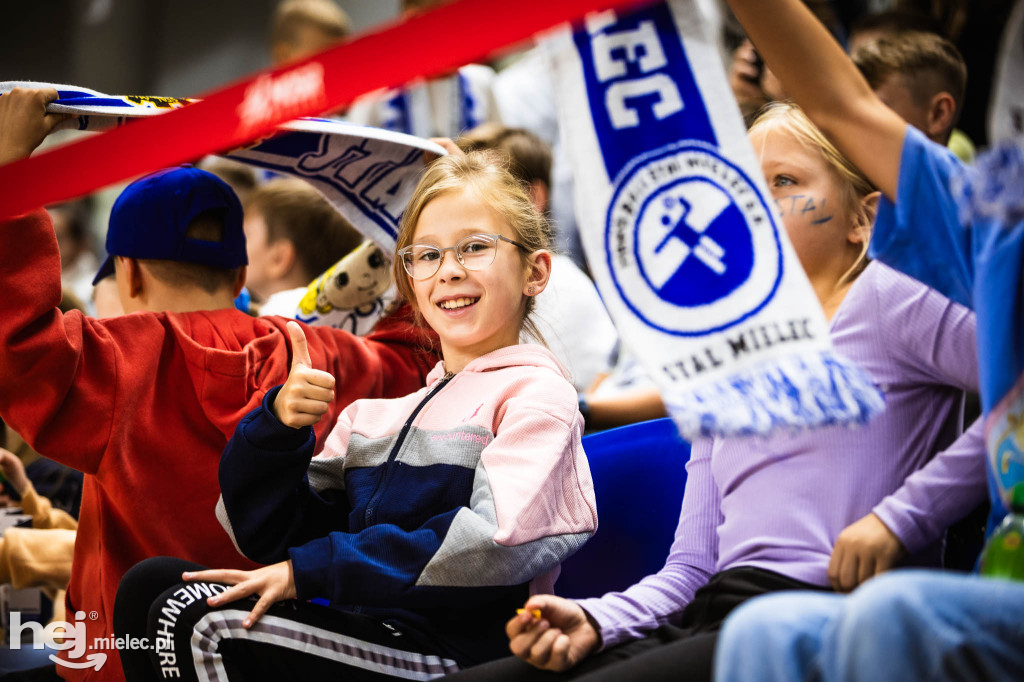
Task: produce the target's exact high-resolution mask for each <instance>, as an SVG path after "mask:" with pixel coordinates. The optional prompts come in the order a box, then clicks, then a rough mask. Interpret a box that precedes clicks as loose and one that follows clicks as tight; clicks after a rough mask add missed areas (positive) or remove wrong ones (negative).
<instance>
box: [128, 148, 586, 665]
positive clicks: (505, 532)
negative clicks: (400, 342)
mask: <svg viewBox="0 0 1024 682" xmlns="http://www.w3.org/2000/svg"><path fill="white" fill-rule="evenodd" d="M549 239H550V232H549V228H548V226H547V224H546V222H545V220H544V218H543V217H542V216H541V215H540V214H538V213H537V211H536V210H535V209H534V208H533V206H532V204H531V202H530V198H529V196H528V195H527V194H526V193H525V192H524V190H523V189H522V188H521V186H520V185H519V184H518V183H517V182H516V181H515V180H514V179H513V178H512V177H511V176H510V175H509V174H508V173H507V172H506V171H505V170H503V169H501V168H499V167H497V166H496V165H495V163H494V159H493V158H492V157H490V156H486V155H484V154H481V153H473V154H470V155H468V156H449V157H445V158H442V159H439V160H438V161H436V162H435V163H434V164H433V165H432V166H431V167H430V168H429V169H428V170H427V171H426V173H425V175H424V177H423V178H422V180H421V181H420V184H419V186H418V187H417V189H416V192H415V194H414V196H413V198H412V200H411V202H410V204H409V206H408V208H407V209H406V211H405V214H404V216H403V220H402V227H401V232H400V234H399V237H398V244H397V246H398V248H397V253H396V256H397V257H396V258H395V261H394V274H395V281H396V282H398V287H399V290H400V291H401V293H402V294H403V295H404V296H405V298H406V299H408V300H409V301H412V302H413V304H414V308H415V310H416V312H417V314H418V316H420V317H421V318H422V320H423V321H424V322H425V323H426V324H427V325H429V326H430V327H431V328H432V329H433V330H434V331H435V332H437V336H438V338H439V340H440V346H441V355H442V357H443V360H442V362H440V363H439V364H438V365H437V367H436V368H435V369H434V371H433V372H432V373H431V374H430V375H429V376H428V378H427V386H426V387H424V388H423V389H421V390H420V391H418V392H416V393H414V394H412V395H409V396H406V397H405V398H399V399H395V400H359V401H356V402H355V403H353V404H352V405H351V406H349V407H348V408H347V409H346V410H345V411H344V412H343V413H342V415H341V416H340V417H339V419H338V423H337V426H336V427H335V428H334V430H333V431H332V432H331V433H330V435H329V436H328V437H327V439H326V442H325V445H324V449H323V451H322V452H321V453H320V454H319V455H317V456H316V457H313V452H314V450H315V447H316V443H315V437H314V434H313V431H312V429H311V425H312V424H315V423H316V422H317V421H319V419H320V415H322V414H323V413H324V412H325V410H326V406H327V404H328V403H329V402H330V401H331V400H332V399H333V386H334V377H332V376H331V375H329V374H327V373H325V372H321V371H319V370H315V369H312V368H311V367H310V366H309V360H308V354H307V352H306V350H305V338H304V336H303V334H302V330H301V328H300V327H299V326H298V325H297V324H296V323H294V322H293V323H290V326H289V330H290V333H291V336H292V346H293V355H294V358H295V359H294V361H293V365H292V370H291V373H290V374H289V377H288V380H287V382H286V383H285V384H284V386H282V387H280V388H277V389H274V390H273V391H271V392H269V393H268V394H267V396H266V398H265V400H264V402H263V406H262V407H261V408H259V409H257V410H255V411H253V412H252V413H250V414H249V415H247V416H246V417H245V418H244V419H243V420H242V422H241V423H240V424H239V426H238V428H237V429H236V431H235V434H234V437H233V438H232V439H231V441H230V442H229V443H228V446H227V449H226V450H225V451H224V455H223V458H222V460H221V465H220V484H221V493H222V496H221V500H220V502H219V503H218V516H219V518H220V519H221V521H222V523H223V525H224V528H225V530H227V532H228V534H229V535H230V536H231V538H232V540H233V541H234V543H235V544H236V546H237V547H238V549H239V550H240V551H241V552H242V553H244V554H245V555H246V556H248V557H250V558H251V559H253V560H255V561H258V562H261V563H267V564H271V565H269V566H266V567H265V568H262V569H258V570H255V571H234V570H211V571H203V570H197V569H199V568H201V567H199V566H195V565H193V564H189V563H187V562H182V561H179V560H168V559H158V560H150V561H149V562H144V563H143V564H140V565H139V566H136V567H135V568H134V569H132V571H131V572H129V574H128V575H127V576H126V578H125V580H124V581H123V582H122V587H121V592H120V593H119V597H118V601H119V607H121V606H124V607H125V608H126V609H133V610H135V611H138V610H139V606H140V602H142V603H144V607H143V608H146V609H149V611H148V613H149V617H148V622H147V623H148V624H147V627H148V631H147V632H145V633H143V632H137V633H133V634H136V635H138V636H147V637H148V638H149V641H150V642H151V643H153V650H152V651H151V652H150V654H149V655H150V660H151V661H152V663H153V665H154V666H155V667H156V668H158V669H159V670H160V672H161V674H162V675H163V676H167V675H174V676H180V677H181V678H184V679H228V678H230V679H310V678H314V677H315V676H321V675H322V676H324V679H328V677H327V676H331V678H335V679H337V678H343V679H346V680H377V679H392V678H399V679H427V678H430V677H436V676H440V675H443V674H445V673H449V672H454V671H456V670H458V669H460V668H463V667H466V666H470V665H473V664H476V663H480V662H483V661H487V660H491V659H495V658H498V657H501V656H503V655H505V654H506V653H507V651H508V648H507V647H508V644H507V639H506V637H505V634H504V623H505V621H506V620H507V619H508V614H510V613H512V612H514V611H515V608H516V607H517V606H518V605H520V604H522V603H523V602H524V601H525V600H526V598H527V597H528V596H529V595H530V594H535V593H544V592H550V591H551V589H552V587H553V583H554V579H555V578H556V577H557V573H558V566H559V564H560V562H561V561H562V560H563V559H565V558H566V557H568V556H569V555H571V554H572V553H573V552H574V551H576V550H577V549H578V548H579V547H580V546H581V545H582V544H583V543H584V542H585V541H586V540H587V539H588V538H589V537H590V536H591V535H592V534H593V532H594V531H595V529H596V527H597V515H596V506H595V502H594V494H593V485H592V482H591V479H590V471H589V468H588V466H587V462H586V458H585V456H584V454H583V449H582V446H581V444H580V436H581V433H582V431H583V422H582V418H581V416H580V414H579V411H578V409H577V401H576V392H575V390H574V389H573V386H572V384H570V383H569V381H568V379H567V378H566V376H565V373H564V371H563V369H562V368H561V366H560V365H559V364H558V362H557V360H556V359H555V357H554V356H553V355H552V354H551V353H550V352H549V351H548V350H547V349H546V348H544V347H542V346H537V345H519V334H520V330H521V329H522V328H523V327H524V326H525V327H530V326H531V322H530V320H529V314H530V310H531V309H532V307H533V303H534V296H536V295H537V294H539V293H540V292H541V291H543V289H544V287H545V285H546V283H547V281H548V275H549V273H550V268H551V255H550V252H549V251H548V247H549ZM183 570H184V571H187V572H186V573H185V576H184V577H185V579H186V580H187V581H189V582H186V583H184V584H181V583H180V580H181V576H182V571H183ZM168 578H169V579H168ZM161 580H162V581H163V582H160V581H161ZM174 583H179V584H176V585H175V586H174V587H171V588H170V589H169V590H166V591H165V592H163V593H162V594H160V593H161V591H162V589H163V588H164V587H167V586H168V585H172V584H174ZM154 584H158V585H160V586H161V589H153V587H152V586H153V585H154ZM143 585H146V586H149V587H146V588H143V587H142V586H143ZM225 585H230V586H231V587H225ZM146 590H148V592H146ZM139 594H148V595H149V596H152V595H156V594H160V596H159V597H158V598H156V600H155V601H153V600H151V599H149V598H148V597H147V598H146V599H142V600H140V599H139V598H138V597H137V595H139ZM129 595H130V596H129ZM132 597H134V598H132ZM311 599H317V600H325V601H326V602H327V603H329V606H320V605H317V604H311V603H307V601H305V600H311ZM284 600H287V601H284ZM129 602H130V603H129ZM150 604H152V607H151V608H150ZM122 613H123V612H122ZM119 634H129V633H125V632H124V631H123V630H122V631H121V632H120V633H119ZM170 668H173V670H170ZM129 678H131V675H130V674H129Z"/></svg>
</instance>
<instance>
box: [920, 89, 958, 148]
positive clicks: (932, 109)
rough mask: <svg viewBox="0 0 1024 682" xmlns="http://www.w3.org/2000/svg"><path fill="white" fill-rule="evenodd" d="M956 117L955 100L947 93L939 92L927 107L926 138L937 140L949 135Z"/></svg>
mask: <svg viewBox="0 0 1024 682" xmlns="http://www.w3.org/2000/svg"><path fill="white" fill-rule="evenodd" d="M954 116H956V100H955V99H953V95H951V94H949V93H948V92H940V93H938V94H937V95H935V96H934V97H932V101H931V103H930V104H929V106H928V130H926V131H924V132H925V133H926V134H927V135H928V137H930V138H932V139H933V140H934V139H938V138H941V137H944V136H947V135H949V133H950V132H952V129H953V117H954Z"/></svg>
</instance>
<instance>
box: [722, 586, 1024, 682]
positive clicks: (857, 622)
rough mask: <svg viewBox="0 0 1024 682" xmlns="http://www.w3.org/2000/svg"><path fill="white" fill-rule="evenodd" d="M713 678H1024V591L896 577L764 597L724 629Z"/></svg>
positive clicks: (869, 681)
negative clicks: (849, 589)
mask: <svg viewBox="0 0 1024 682" xmlns="http://www.w3.org/2000/svg"><path fill="white" fill-rule="evenodd" d="M715 680H717V681H718V682H746V681H748V680H750V681H753V680H757V682H763V681H765V680H779V681H782V680H793V681H794V682H808V681H821V682H839V681H844V682H853V681H861V680H863V681H864V682H887V681H888V680H893V681H894V682H895V681H899V682H903V681H904V680H1024V583H1015V582H1008V581H1004V580H995V579H988V578H980V577H977V576H967V575H963V574H952V573H943V572H939V571H897V572H893V573H889V574H886V575H883V576H879V577H878V578H874V579H872V580H870V581H868V582H867V583H865V584H864V586H863V587H861V588H859V589H858V590H856V591H855V592H854V593H853V594H851V595H849V596H841V595H830V594H816V593H810V592H806V593H805V592H791V593H787V594H777V595H767V596H764V597H759V598H757V599H754V600H752V601H750V602H748V603H747V604H745V605H743V606H741V607H740V608H738V609H737V610H736V611H735V612H733V614H732V615H730V616H729V618H728V619H727V620H726V621H725V626H724V628H723V629H722V632H721V635H720V636H719V640H718V649H717V652H716V657H715Z"/></svg>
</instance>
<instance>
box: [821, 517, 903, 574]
mask: <svg viewBox="0 0 1024 682" xmlns="http://www.w3.org/2000/svg"><path fill="white" fill-rule="evenodd" d="M906 553H907V550H906V549H905V548H904V547H903V543H902V542H900V539H899V538H898V537H896V535H895V534H894V533H893V532H892V531H891V530H889V527H888V526H886V525H885V524H884V523H882V520H881V519H879V518H878V517H877V516H875V515H874V514H868V515H867V516H865V517H864V518H862V519H860V520H859V521H855V522H854V523H851V524H850V525H849V526H847V527H846V528H844V529H843V532H841V533H840V534H839V537H837V538H836V544H835V547H833V548H832V558H831V560H830V561H829V563H828V579H829V582H831V583H832V587H833V588H834V589H835V590H836V592H851V591H853V589H854V588H855V587H857V586H858V585H860V584H861V583H863V582H864V581H865V580H867V579H868V578H871V577H872V576H876V575H878V574H879V573H883V572H885V571H888V570H889V569H890V568H892V567H893V565H894V564H895V563H896V562H897V561H899V560H900V559H901V558H903V557H904V556H905V555H906Z"/></svg>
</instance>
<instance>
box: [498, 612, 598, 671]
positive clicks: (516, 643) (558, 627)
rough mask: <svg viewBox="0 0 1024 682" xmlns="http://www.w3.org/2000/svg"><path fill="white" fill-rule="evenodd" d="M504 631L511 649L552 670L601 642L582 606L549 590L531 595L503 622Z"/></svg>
mask: <svg viewBox="0 0 1024 682" xmlns="http://www.w3.org/2000/svg"><path fill="white" fill-rule="evenodd" d="M537 611H539V612H540V614H541V615H540V617H539V618H538V617H537V614H536V612H537ZM505 633H506V634H507V635H508V639H509V643H508V648H509V649H511V650H512V653H514V654H515V655H516V656H518V657H519V658H521V659H523V660H524V661H526V662H527V663H529V664H531V665H533V666H535V667H537V668H540V669H542V670H553V671H555V672H561V671H563V670H568V669H569V668H571V667H573V666H574V665H576V664H577V663H579V662H580V661H582V660H583V659H584V658H586V657H587V656H589V655H590V654H591V653H592V652H593V651H594V650H595V649H597V647H598V646H599V645H600V644H601V635H600V634H599V633H598V631H597V629H596V628H595V627H594V625H593V623H591V622H590V618H588V617H587V612H586V611H584V610H583V607H582V606H580V605H579V604H577V603H576V602H574V601H570V600H569V599H563V598H562V597H556V596H554V595H550V594H542V595H536V596H533V597H530V599H529V600H528V601H527V602H526V605H525V606H524V608H522V609H520V610H519V613H517V614H516V616H515V617H514V618H512V619H511V620H510V621H509V622H508V623H507V624H506V625H505Z"/></svg>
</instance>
